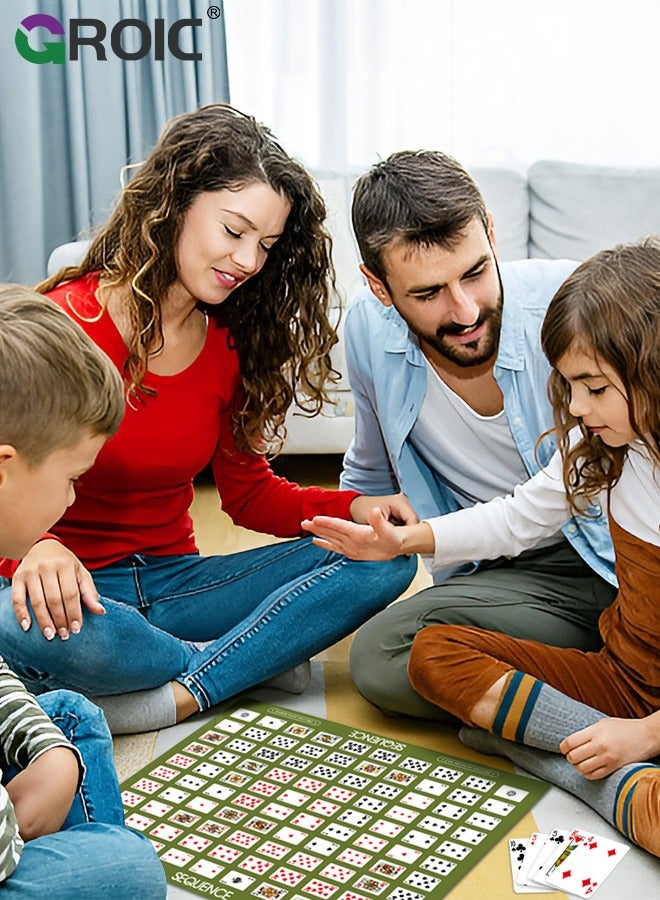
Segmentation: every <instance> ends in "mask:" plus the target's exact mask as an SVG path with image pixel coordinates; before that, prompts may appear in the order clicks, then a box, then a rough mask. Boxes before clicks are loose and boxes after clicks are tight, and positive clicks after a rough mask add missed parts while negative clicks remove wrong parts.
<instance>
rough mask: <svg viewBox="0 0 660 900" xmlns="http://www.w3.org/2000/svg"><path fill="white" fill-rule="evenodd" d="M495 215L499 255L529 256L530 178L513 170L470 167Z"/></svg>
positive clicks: (523, 257)
mask: <svg viewBox="0 0 660 900" xmlns="http://www.w3.org/2000/svg"><path fill="white" fill-rule="evenodd" d="M470 174H471V175H472V177H473V178H474V180H475V182H476V183H477V186H478V187H479V190H480V191H481V193H482V194H483V198H484V200H485V201H486V206H487V207H488V209H489V211H490V212H491V213H492V215H493V222H494V225H495V242H496V250H497V258H498V259H499V260H500V261H501V262H504V261H506V260H512V259H527V250H528V242H529V195H528V192H527V181H526V179H525V177H524V176H523V175H521V174H520V173H519V172H516V171H514V170H513V169H496V168H482V169H480V168H475V169H471V170H470Z"/></svg>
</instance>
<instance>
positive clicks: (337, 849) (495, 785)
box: [122, 699, 548, 900]
mask: <svg viewBox="0 0 660 900" xmlns="http://www.w3.org/2000/svg"><path fill="white" fill-rule="evenodd" d="M547 788H548V785H547V784H545V783H544V782H541V781H537V780H535V779H533V778H527V777H525V776H522V775H516V774H514V773H511V772H502V771H499V770H498V769H489V768H486V767H485V766H480V765H478V764H476V763H472V762H467V761H466V760H462V759H458V758H456V757H453V756H445V755H442V754H438V753H435V752H434V751H433V750H426V749H424V748H423V747H417V746H415V745H414V744H408V743H405V742H404V741H399V740H392V739H390V738H387V737H383V736H382V735H379V734H373V733H372V732H368V731H361V730H359V729H356V728H352V727H348V726H346V725H341V724H339V723H337V722H330V721H328V720H327V719H321V718H318V717H314V716H310V715H306V714H304V713H299V712H296V711H294V710H290V709H285V708H283V707H280V706H273V705H272V704H268V703H259V702H257V701H253V700H245V699H243V700H241V701H240V703H239V704H237V705H235V706H230V707H229V708H228V709H226V710H225V711H224V712H223V713H222V714H221V715H220V716H219V717H218V719H217V720H216V721H214V722H212V723H211V724H207V725H205V726H203V727H202V728H200V729H199V730H198V731H196V732H194V733H193V734H191V735H189V736H188V737H187V738H186V739H185V740H184V741H181V743H180V744H178V745H177V746H176V747H174V748H173V749H171V750H169V751H168V752H167V753H164V754H163V755H162V756H160V757H158V759H156V760H154V761H153V762H152V763H150V764H149V765H148V766H146V767H145V768H144V769H142V770H141V771H140V772H138V773H137V774H136V775H133V776H132V777H131V778H129V779H128V780H127V781H125V782H124V783H123V785H122V801H123V804H124V811H125V818H126V824H127V825H128V826H129V827H130V828H134V829H136V830H137V831H141V832H142V833H144V834H146V835H147V836H148V837H149V839H150V840H151V842H152V843H153V845H154V847H155V848H156V852H157V853H158V856H159V858H160V860H161V862H162V864H163V867H164V869H165V872H166V875H167V879H168V881H170V882H171V883H172V884H176V885H179V886H180V887H182V888H185V889H187V890H189V891H191V892H192V893H196V894H199V895H201V896H203V897H215V898H220V900H232V898H234V897H238V896H241V897H259V898H265V900H284V898H286V900H312V898H333V900H373V898H374V897H380V898H382V900H425V898H426V897H432V898H434V900H435V898H436V897H444V896H445V895H446V894H447V893H448V892H449V891H450V890H451V889H452V888H453V887H455V886H456V884H457V883H458V882H459V881H460V880H461V878H463V876H464V875H466V874H467V872H469V870H470V869H471V868H472V867H473V866H474V865H475V863H476V862H478V861H479V860H480V859H481V858H482V857H483V856H484V855H485V854H486V853H487V852H488V851H489V850H490V849H491V848H492V847H493V846H494V845H495V844H496V843H498V841H500V840H502V838H503V837H504V836H505V835H506V834H507V833H508V832H509V831H510V829H511V827H512V825H514V823H515V822H517V821H518V820H519V819H520V818H521V817H522V816H523V815H524V814H525V813H526V812H528V810H529V809H530V808H531V807H532V806H533V805H534V804H535V803H536V802H537V801H538V800H539V799H540V798H541V797H542V796H543V794H544V793H545V791H546V790H547Z"/></svg>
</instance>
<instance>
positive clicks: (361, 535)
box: [302, 498, 435, 561]
mask: <svg viewBox="0 0 660 900" xmlns="http://www.w3.org/2000/svg"><path fill="white" fill-rule="evenodd" d="M371 499H373V498H371ZM369 521H370V524H369V525H359V524H358V523H356V522H348V521H347V520H346V519H335V518H333V517H332V516H314V518H313V519H306V520H305V521H304V522H303V523H302V527H303V528H304V529H305V530H306V531H311V533H312V534H314V535H315V537H314V543H315V544H316V545H317V546H318V547H323V548H324V549H325V550H332V551H334V552H335V553H342V554H343V555H344V556H348V558H349V559H357V560H372V561H381V560H385V559H393V558H394V557H395V556H403V555H408V554H412V553H432V552H433V549H434V547H435V542H434V539H433V532H432V530H431V527H430V526H429V525H427V524H426V522H420V523H418V524H414V525H393V524H392V523H391V522H389V521H388V520H387V519H386V518H385V516H384V515H383V512H382V510H381V509H380V508H379V507H378V506H374V507H373V508H372V510H371V512H370V513H369Z"/></svg>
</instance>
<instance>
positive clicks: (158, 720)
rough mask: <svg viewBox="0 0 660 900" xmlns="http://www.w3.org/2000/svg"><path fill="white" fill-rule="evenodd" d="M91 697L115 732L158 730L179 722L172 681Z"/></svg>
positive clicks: (132, 732)
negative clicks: (129, 691) (120, 692)
mask: <svg viewBox="0 0 660 900" xmlns="http://www.w3.org/2000/svg"><path fill="white" fill-rule="evenodd" d="M90 699H91V700H92V701H93V702H94V703H96V705H97V706H100V707H101V709H102V710H103V712H104V713H105V717H106V719H107V722H108V727H109V728H110V731H111V733H112V734H137V733H138V732H141V731H158V730H159V729H161V728H167V727H168V726H170V725H174V724H175V723H176V703H175V702H174V691H173V690H172V685H171V684H170V683H169V682H168V683H167V684H163V685H161V686H160V687H157V688H152V689H150V690H145V691H132V692H131V693H128V694H109V695H107V696H105V697H91V698H90Z"/></svg>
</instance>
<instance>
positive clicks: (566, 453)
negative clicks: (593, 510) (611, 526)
mask: <svg viewBox="0 0 660 900" xmlns="http://www.w3.org/2000/svg"><path fill="white" fill-rule="evenodd" d="M541 344H542V347H543V351H544V353H545V355H546V356H547V357H548V360H549V362H550V364H551V365H552V367H553V371H552V374H551V376H550V380H549V382H548V393H549V396H550V400H551V402H552V407H553V412H554V420H555V429H554V432H555V434H556V437H557V444H558V447H559V450H560V451H561V454H562V457H563V461H564V484H565V487H566V491H567V495H568V499H569V503H570V507H571V510H572V511H573V512H574V513H578V514H580V513H582V514H584V512H585V510H586V507H588V505H589V504H590V503H591V502H592V501H594V500H595V499H596V496H597V495H598V494H599V493H600V492H601V491H602V490H603V489H609V488H611V487H612V486H613V485H614V484H616V482H617V481H618V479H619V477H620V475H621V470H622V468H623V464H624V461H625V458H626V454H627V452H628V446H627V445H626V446H623V447H608V446H607V444H605V443H604V442H603V441H602V440H601V438H600V437H599V436H598V435H594V434H591V433H590V432H589V431H588V430H587V429H586V428H585V426H584V425H583V424H582V422H581V421H580V420H579V419H576V418H575V417H574V416H572V415H571V413H570V411H569V404H570V401H571V388H570V384H569V383H568V382H567V381H566V380H565V379H564V378H563V377H562V375H561V374H560V373H559V372H558V371H557V368H556V366H557V363H558V362H559V361H560V359H561V357H562V356H563V355H564V354H565V353H566V352H567V351H568V350H569V349H570V348H579V349H580V350H582V351H583V352H585V353H587V354H589V355H591V356H593V358H594V359H595V360H596V361H597V362H605V363H607V364H608V365H609V366H611V367H612V368H613V369H614V371H615V372H616V373H617V375H618V376H619V378H620V379H621V381H622V383H623V385H624V388H625V391H626V394H627V398H628V404H629V410H630V424H631V426H632V429H633V431H634V432H635V434H637V436H638V437H639V439H640V440H641V441H643V442H644V443H645V444H646V446H647V447H648V448H649V450H650V451H651V453H652V455H653V456H654V458H655V459H656V460H657V461H658V463H660V239H658V238H656V237H650V238H646V239H645V240H643V241H640V242H638V243H635V244H625V245H620V246H617V247H614V248H613V249H612V250H603V251H602V252H600V253H597V254H596V255H595V256H593V257H591V259H588V260H587V261H586V262H584V263H582V265H580V266H578V268H577V269H576V270H575V272H573V274H572V275H570V276H569V278H568V279H567V280H566V281H565V282H564V283H563V284H562V286H561V287H560V288H559V290H558V291H557V293H556V294H555V296H554V297H553V299H552V301H551V303H550V306H549V307H548V311H547V313H546V317H545V320H544V323H543V328H542V330H541ZM576 426H577V427H578V428H579V429H580V432H581V434H582V437H581V439H580V440H578V441H577V443H574V444H573V446H570V443H569V437H568V435H569V432H570V431H571V429H573V428H575V427H576Z"/></svg>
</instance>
